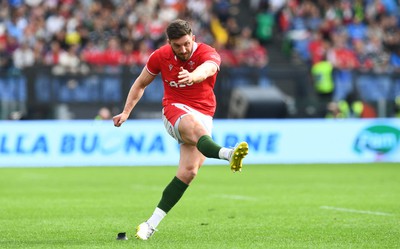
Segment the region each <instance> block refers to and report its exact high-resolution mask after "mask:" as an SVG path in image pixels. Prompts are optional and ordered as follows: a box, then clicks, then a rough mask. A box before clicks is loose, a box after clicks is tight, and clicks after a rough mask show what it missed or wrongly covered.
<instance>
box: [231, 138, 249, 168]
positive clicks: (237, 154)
mask: <svg viewBox="0 0 400 249" xmlns="http://www.w3.org/2000/svg"><path fill="white" fill-rule="evenodd" d="M248 153H249V145H248V144H247V143H246V142H241V143H239V144H238V145H236V146H235V148H233V150H232V152H231V155H230V159H229V163H230V165H231V170H232V171H233V172H236V171H242V161H243V158H245V156H246V155H247V154H248Z"/></svg>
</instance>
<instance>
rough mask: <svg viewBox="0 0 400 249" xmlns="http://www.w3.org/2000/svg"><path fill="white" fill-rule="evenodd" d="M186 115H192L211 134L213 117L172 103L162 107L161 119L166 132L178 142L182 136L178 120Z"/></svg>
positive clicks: (180, 141)
mask: <svg viewBox="0 0 400 249" xmlns="http://www.w3.org/2000/svg"><path fill="white" fill-rule="evenodd" d="M186 115H193V116H194V117H195V118H196V119H198V120H199V121H200V123H201V124H202V125H203V126H204V128H205V129H206V130H207V131H208V132H209V133H210V134H211V131H212V126H213V123H212V121H213V118H212V117H211V116H208V115H205V114H203V113H201V112H199V111H196V110H195V109H193V108H191V107H189V106H187V105H184V104H179V103H173V104H171V105H168V106H165V107H164V108H163V109H162V119H163V121H164V126H165V129H166V130H167V132H168V134H169V135H170V136H171V137H173V138H174V139H175V140H176V141H178V143H180V144H182V143H183V141H182V138H181V135H180V134H179V130H178V127H179V122H180V121H181V119H182V118H183V117H184V116H186Z"/></svg>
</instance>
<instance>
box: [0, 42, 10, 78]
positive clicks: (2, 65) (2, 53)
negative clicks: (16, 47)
mask: <svg viewBox="0 0 400 249" xmlns="http://www.w3.org/2000/svg"><path fill="white" fill-rule="evenodd" d="M11 66H12V54H11V53H9V51H8V50H7V44H6V42H0V73H3V72H8V70H9V69H10V68H11Z"/></svg>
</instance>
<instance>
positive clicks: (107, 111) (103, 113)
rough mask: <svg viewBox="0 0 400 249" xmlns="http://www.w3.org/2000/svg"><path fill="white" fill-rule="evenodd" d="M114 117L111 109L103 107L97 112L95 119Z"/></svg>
mask: <svg viewBox="0 0 400 249" xmlns="http://www.w3.org/2000/svg"><path fill="white" fill-rule="evenodd" d="M111 117H112V115H111V111H110V109H108V108H107V107H101V108H100V109H99V112H98V113H97V115H96V117H95V118H94V119H95V120H110V119H111Z"/></svg>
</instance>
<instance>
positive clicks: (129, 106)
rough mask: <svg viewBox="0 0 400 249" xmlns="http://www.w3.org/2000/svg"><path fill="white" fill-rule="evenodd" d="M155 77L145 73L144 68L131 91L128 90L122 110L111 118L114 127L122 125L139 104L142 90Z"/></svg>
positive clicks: (145, 69)
mask: <svg viewBox="0 0 400 249" xmlns="http://www.w3.org/2000/svg"><path fill="white" fill-rule="evenodd" d="M155 77H156V76H155V75H152V74H150V73H149V72H148V71H147V68H146V67H144V68H143V70H142V72H141V73H140V75H139V77H138V78H137V79H136V80H135V82H134V83H133V85H132V86H131V89H130V90H129V93H128V97H127V99H126V102H125V106H124V110H123V111H122V112H121V113H120V114H118V115H116V116H114V117H113V122H114V126H116V127H120V126H121V124H122V123H124V122H125V121H126V120H127V119H128V118H129V115H130V114H131V112H132V110H133V108H134V107H135V106H136V104H137V103H138V102H139V100H140V98H142V96H143V93H144V89H146V87H147V86H148V85H149V84H150V83H151V82H152V81H153V80H154V78H155Z"/></svg>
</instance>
